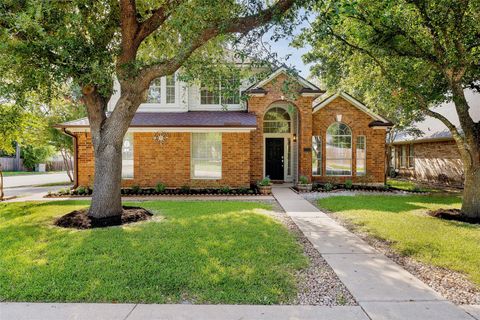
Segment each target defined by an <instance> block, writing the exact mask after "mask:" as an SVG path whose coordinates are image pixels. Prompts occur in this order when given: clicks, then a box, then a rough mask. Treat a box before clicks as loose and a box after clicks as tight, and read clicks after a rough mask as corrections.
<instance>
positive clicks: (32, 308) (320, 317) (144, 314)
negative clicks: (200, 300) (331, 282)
mask: <svg viewBox="0 0 480 320" xmlns="http://www.w3.org/2000/svg"><path fill="white" fill-rule="evenodd" d="M0 319H1V320H237V319H242V320H258V319H265V320H300V319H302V320H314V319H315V320H369V318H368V317H367V316H366V315H365V313H364V312H363V311H362V309H361V308H360V307H316V306H248V305H178V304H164V305H162V304H106V303H0Z"/></svg>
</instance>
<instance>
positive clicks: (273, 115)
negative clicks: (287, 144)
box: [263, 107, 292, 133]
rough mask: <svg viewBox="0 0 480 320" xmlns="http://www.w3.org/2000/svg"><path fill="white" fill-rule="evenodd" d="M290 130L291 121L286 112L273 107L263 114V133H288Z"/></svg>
mask: <svg viewBox="0 0 480 320" xmlns="http://www.w3.org/2000/svg"><path fill="white" fill-rule="evenodd" d="M291 130H292V119H291V118H290V115H289V114H288V111H287V110H285V109H283V108H280V107H273V108H271V109H270V110H268V111H267V113H265V117H264V118H263V132H264V133H290V132H291Z"/></svg>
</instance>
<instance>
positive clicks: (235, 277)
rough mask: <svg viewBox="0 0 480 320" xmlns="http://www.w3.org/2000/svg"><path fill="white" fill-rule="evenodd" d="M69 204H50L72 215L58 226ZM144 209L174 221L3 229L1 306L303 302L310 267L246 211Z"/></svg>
mask: <svg viewBox="0 0 480 320" xmlns="http://www.w3.org/2000/svg"><path fill="white" fill-rule="evenodd" d="M67 204H68V203H67ZM67 204H65V203H63V204H62V203H60V204H58V203H55V204H51V205H54V206H57V205H65V208H64V210H63V212H58V213H57V214H55V216H60V215H62V214H64V213H66V212H68V210H70V209H71V208H67ZM135 204H137V205H138V203H135ZM202 204H205V202H202ZM70 205H74V204H70ZM75 205H76V204H75ZM141 205H142V206H143V207H146V208H148V209H150V210H152V211H154V212H157V213H158V212H161V214H162V215H164V216H165V217H166V219H164V220H162V221H161V222H158V221H155V220H154V221H148V222H140V223H136V224H131V225H127V226H123V227H111V228H105V229H92V230H82V231H78V230H68V229H62V228H57V227H53V226H51V221H53V215H50V214H49V215H48V216H49V217H51V218H52V219H51V221H50V223H47V220H46V219H45V220H43V222H41V221H40V222H35V223H31V222H30V223H28V222H27V223H26V225H22V224H18V223H9V224H8V225H6V226H3V227H0V243H2V246H1V247H0V251H3V252H2V254H1V255H0V267H1V268H2V269H3V270H7V271H6V272H5V274H4V275H3V276H2V277H0V284H1V285H0V300H9V301H58V302H62V301H77V302H79V301H84V302H145V303H174V302H185V301H188V302H196V303H202V302H203V303H207V302H210V303H262V304H268V303H279V302H284V301H287V300H288V299H289V298H290V297H291V295H292V294H294V293H295V279H294V276H293V273H294V271H295V270H296V269H299V268H302V267H304V266H306V260H305V258H304V257H303V256H302V254H301V248H300V247H299V245H298V244H297V243H296V242H295V239H294V237H293V236H292V235H291V234H289V232H288V231H287V230H286V229H285V228H284V227H283V226H282V225H280V224H279V223H277V222H275V221H273V219H271V218H269V217H267V216H263V215H259V214H254V213H252V212H251V210H252V209H249V208H248V207H247V209H246V210H250V212H248V211H245V210H244V211H242V210H243V209H241V210H239V209H238V206H239V205H238V203H237V210H234V209H232V208H233V206H232V204H228V205H220V204H219V205H218V206H217V207H216V208H215V205H213V204H208V205H206V207H208V210H209V215H207V214H206V210H207V209H206V208H199V207H198V204H196V203H192V202H189V203H177V207H178V210H177V211H176V212H175V210H173V205H174V204H173V203H170V204H168V203H165V204H164V205H162V204H160V203H153V204H152V203H151V204H148V203H141ZM47 206H48V204H38V205H37V207H36V208H37V209H38V208H42V209H43V208H45V209H48V207H47ZM256 206H257V207H258V205H255V204H251V208H254V207H256ZM34 208H35V206H33V207H29V209H30V210H31V209H34ZM189 210H190V211H189ZM59 211H62V210H59ZM188 212H190V214H189V213H188ZM31 217H32V215H31V216H30V218H31ZM28 218H29V217H28V216H26V217H25V219H26V220H28ZM33 218H35V217H33ZM13 219H15V217H13ZM12 222H13V221H12ZM15 234H16V237H13V236H12V235H15ZM4 236H7V237H4ZM273 244H275V245H273ZM7 246H8V247H7Z"/></svg>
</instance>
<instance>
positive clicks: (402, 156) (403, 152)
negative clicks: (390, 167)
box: [400, 144, 407, 168]
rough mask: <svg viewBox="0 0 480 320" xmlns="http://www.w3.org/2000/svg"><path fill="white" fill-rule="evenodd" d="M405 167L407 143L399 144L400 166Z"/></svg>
mask: <svg viewBox="0 0 480 320" xmlns="http://www.w3.org/2000/svg"><path fill="white" fill-rule="evenodd" d="M406 167H407V145H405V144H403V145H401V146H400V168H406Z"/></svg>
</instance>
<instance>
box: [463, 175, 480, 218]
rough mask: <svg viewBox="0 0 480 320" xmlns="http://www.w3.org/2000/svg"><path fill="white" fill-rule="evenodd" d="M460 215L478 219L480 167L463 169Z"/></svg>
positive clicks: (479, 214)
mask: <svg viewBox="0 0 480 320" xmlns="http://www.w3.org/2000/svg"><path fill="white" fill-rule="evenodd" d="M462 213H463V214H465V215H466V216H468V217H470V218H477V219H480V167H478V166H477V167H473V166H469V167H466V168H465V185H464V189H463V202H462Z"/></svg>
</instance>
